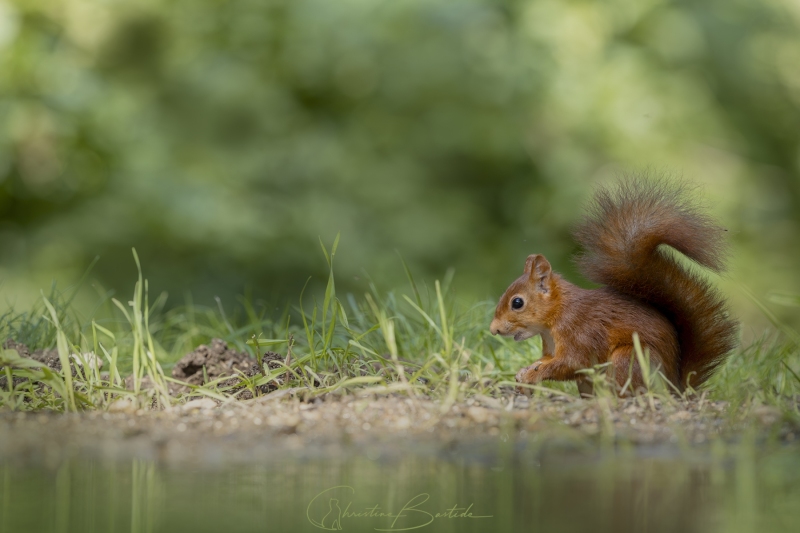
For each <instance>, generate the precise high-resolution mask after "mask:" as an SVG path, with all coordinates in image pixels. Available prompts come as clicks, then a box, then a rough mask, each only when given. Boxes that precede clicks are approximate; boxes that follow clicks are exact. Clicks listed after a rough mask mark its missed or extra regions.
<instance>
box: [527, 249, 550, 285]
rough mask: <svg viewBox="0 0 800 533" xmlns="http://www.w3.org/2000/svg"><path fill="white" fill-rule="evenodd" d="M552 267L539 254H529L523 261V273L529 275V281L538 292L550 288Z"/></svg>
mask: <svg viewBox="0 0 800 533" xmlns="http://www.w3.org/2000/svg"><path fill="white" fill-rule="evenodd" d="M552 271H553V269H552V267H550V263H549V262H548V261H547V259H545V257H544V256H543V255H541V254H534V255H529V256H528V259H527V260H526V261H525V273H526V274H528V276H529V277H530V280H531V282H532V283H533V284H534V285H535V286H536V290H538V291H539V292H548V291H549V290H550V283H549V282H550V274H551V273H552Z"/></svg>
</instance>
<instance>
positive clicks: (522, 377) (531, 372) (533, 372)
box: [514, 361, 542, 396]
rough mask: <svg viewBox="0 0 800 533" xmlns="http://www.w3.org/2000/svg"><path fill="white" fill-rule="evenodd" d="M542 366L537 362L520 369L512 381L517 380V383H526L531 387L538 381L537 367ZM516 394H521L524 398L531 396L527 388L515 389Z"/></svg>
mask: <svg viewBox="0 0 800 533" xmlns="http://www.w3.org/2000/svg"><path fill="white" fill-rule="evenodd" d="M540 366H542V363H541V361H537V362H536V363H533V364H532V365H530V366H526V367H525V368H522V369H520V371H519V372H517V375H516V377H515V378H514V379H516V380H517V383H526V384H528V385H533V384H535V383H538V382H539V381H540V380H539V379H538V377H539V367H540ZM517 392H519V393H521V394H525V395H526V396H530V395H531V389H529V388H528V387H517Z"/></svg>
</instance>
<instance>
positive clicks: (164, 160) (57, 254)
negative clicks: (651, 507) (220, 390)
mask: <svg viewBox="0 0 800 533" xmlns="http://www.w3.org/2000/svg"><path fill="white" fill-rule="evenodd" d="M646 169H650V170H653V171H658V172H661V171H664V172H667V173H671V174H673V175H676V176H682V177H684V178H686V179H688V180H689V181H692V182H696V183H698V184H699V185H700V186H701V187H702V188H703V190H704V191H705V193H706V194H705V196H706V199H707V201H708V203H709V205H711V207H712V209H713V211H714V213H715V214H716V215H717V216H719V217H720V218H721V219H722V220H723V222H724V224H725V225H726V226H727V227H728V228H730V230H731V237H732V241H733V244H734V249H733V254H732V264H731V266H732V269H731V273H730V275H729V276H728V277H727V278H725V279H723V280H721V282H720V283H721V284H722V286H723V288H724V289H725V290H726V292H727V293H728V294H730V296H731V298H732V300H733V304H734V307H735V309H736V312H737V313H738V314H740V315H741V316H742V317H743V318H744V319H745V320H746V321H747V323H748V327H750V328H758V327H761V325H763V324H764V323H765V320H764V318H763V316H762V315H761V314H760V313H759V312H758V311H757V309H756V308H755V306H754V305H752V304H751V303H750V302H749V300H748V299H747V297H746V296H745V295H744V293H743V291H742V290H741V289H740V287H741V285H742V284H744V285H746V286H747V287H749V288H750V289H751V290H752V291H753V292H754V293H755V294H756V295H758V296H759V297H761V298H764V299H765V300H767V299H768V298H769V295H770V294H771V293H773V292H779V293H788V294H794V293H798V292H800V279H799V278H800V277H799V276H798V272H800V248H799V247H798V242H799V240H800V239H799V236H800V3H798V2H797V1H796V0H772V1H770V2H754V1H752V0H706V1H704V2H696V1H688V0H687V1H657V0H607V1H604V2H597V1H567V0H559V1H555V0H335V1H333V0H228V1H216V0H214V1H212V0H170V1H168V2H164V1H163V0H161V1H156V0H137V1H129V0H0V280H2V285H0V294H1V297H0V307H8V306H16V307H20V306H25V305H27V304H28V303H29V302H30V301H32V300H33V299H34V298H36V297H37V296H38V295H39V290H40V289H43V288H44V289H45V290H46V289H47V288H48V287H49V286H50V284H51V282H52V281H53V280H57V282H58V283H59V285H60V286H68V285H70V284H72V283H75V282H76V281H77V280H78V279H79V278H80V277H81V275H82V274H83V273H84V272H85V271H86V269H87V267H88V266H89V264H90V263H91V262H92V260H93V259H94V258H95V257H96V256H99V257H100V259H99V261H98V262H97V264H96V265H95V266H94V268H93V270H92V271H91V273H90V276H91V279H93V280H95V281H96V284H95V288H92V284H87V286H86V287H85V289H82V292H81V295H80V297H79V299H78V301H79V302H82V303H84V304H86V305H89V304H90V302H91V301H92V300H93V299H94V300H96V299H97V298H98V292H97V291H98V290H99V292H101V293H102V292H103V291H104V290H107V289H109V288H111V289H115V290H117V291H118V293H121V294H128V293H129V292H130V291H131V290H132V284H133V281H134V279H135V265H134V262H133V260H132V257H131V253H130V249H131V247H136V249H137V250H138V252H139V255H140V257H141V259H142V263H143V266H144V269H145V275H146V277H148V278H149V280H150V284H151V290H156V291H161V290H166V291H168V292H169V293H170V300H169V302H171V303H172V304H180V303H182V302H183V298H184V295H185V294H187V293H191V294H192V295H193V296H192V297H193V299H194V301H195V302H204V303H208V302H210V301H212V300H213V297H214V296H220V297H221V298H222V300H223V301H224V302H226V303H228V302H231V303H232V302H235V297H236V295H239V294H243V293H245V292H249V293H250V294H252V295H254V297H256V298H261V299H265V300H267V301H280V300H281V299H287V298H290V299H291V300H292V301H296V298H297V296H298V295H299V293H300V290H301V289H302V286H303V284H304V283H305V282H306V280H307V279H308V278H309V277H312V282H311V285H310V290H311V291H312V292H313V291H314V290H318V288H319V287H321V286H322V285H323V284H324V281H325V277H326V272H327V265H326V263H325V259H324V257H323V254H322V252H321V250H320V245H319V241H320V239H322V241H323V242H325V243H326V245H328V246H330V243H331V242H332V241H333V239H334V237H335V235H336V234H337V233H338V232H341V244H340V247H339V252H338V253H337V256H336V265H335V267H336V273H337V276H338V277H337V283H338V290H339V291H340V292H343V291H350V292H353V293H355V294H359V293H362V292H364V291H365V290H367V287H368V283H370V281H372V282H373V283H375V284H376V285H378V286H380V287H381V288H383V289H390V288H393V287H397V286H401V285H402V284H403V283H404V280H405V274H404V270H403V266H402V263H401V261H400V259H399V257H400V256H402V257H403V258H404V259H405V261H406V262H407V263H408V265H409V267H410V268H411V271H412V272H413V273H414V275H415V277H416V278H417V279H418V280H420V281H424V282H427V283H431V282H432V280H434V279H437V278H442V277H443V276H444V275H445V273H446V272H447V270H448V269H449V268H453V269H454V271H455V287H456V290H457V291H458V294H460V295H461V296H462V297H464V298H465V299H470V298H472V299H478V298H480V299H483V298H495V297H496V296H497V295H498V294H499V293H500V292H502V290H503V289H504V288H505V286H506V285H507V284H508V282H509V281H510V280H511V279H513V278H514V277H516V276H517V275H518V273H519V272H521V268H522V264H523V261H524V258H525V256H526V255H527V254H529V253H532V252H540V253H544V254H546V255H547V256H548V257H549V258H550V259H551V261H552V262H553V263H554V265H555V267H556V268H557V269H559V270H562V271H565V272H566V273H567V274H568V275H570V276H571V277H573V279H576V278H575V277H574V276H573V275H574V269H573V268H572V265H571V263H570V261H569V257H570V254H572V253H573V252H574V251H575V249H574V245H573V243H572V240H571V237H570V233H569V230H570V225H571V224H572V223H573V222H574V221H575V219H576V217H578V216H579V214H580V205H581V204H582V203H583V202H585V201H586V200H587V198H588V197H589V196H590V194H591V191H592V188H593V186H594V185H595V184H597V183H601V182H606V181H609V180H613V179H614V178H615V177H616V176H618V175H619V174H620V173H624V172H629V171H638V170H646ZM398 252H399V254H398ZM98 287H101V288H102V289H98ZM769 305H772V306H774V311H775V312H776V313H777V314H778V315H779V316H780V317H783V318H784V319H785V320H793V318H792V317H793V316H794V315H796V313H795V312H791V309H789V308H786V309H784V308H782V307H780V306H777V305H775V304H772V303H770V304H769Z"/></svg>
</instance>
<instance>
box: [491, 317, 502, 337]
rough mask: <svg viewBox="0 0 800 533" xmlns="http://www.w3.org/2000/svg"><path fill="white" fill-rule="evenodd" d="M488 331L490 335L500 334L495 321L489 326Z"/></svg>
mask: <svg viewBox="0 0 800 533" xmlns="http://www.w3.org/2000/svg"><path fill="white" fill-rule="evenodd" d="M489 331H490V332H491V333H492V335H498V334H499V333H500V326H499V325H498V324H497V321H496V320H492V323H491V324H490V325H489Z"/></svg>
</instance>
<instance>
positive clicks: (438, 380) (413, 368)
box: [0, 243, 800, 421]
mask: <svg viewBox="0 0 800 533" xmlns="http://www.w3.org/2000/svg"><path fill="white" fill-rule="evenodd" d="M322 248H323V253H324V256H325V258H326V260H327V262H328V264H329V266H330V277H329V279H328V283H327V287H326V290H325V293H324V296H323V299H322V301H316V300H312V299H311V298H310V297H308V296H306V295H304V294H301V295H300V297H299V298H298V300H297V301H296V302H293V303H291V304H290V305H287V306H286V307H285V309H284V311H283V313H282V314H281V315H280V316H278V317H275V316H273V315H271V314H270V313H268V312H267V307H266V306H264V305H258V304H256V303H254V302H253V301H252V300H250V299H241V300H240V302H239V303H238V305H237V307H236V309H235V311H234V312H233V313H232V314H231V315H228V314H226V313H225V311H224V309H223V306H222V305H221V303H219V302H218V305H217V306H215V307H205V306H201V305H196V304H193V303H188V304H187V305H184V306H182V307H178V308H173V309H169V310H165V302H166V297H165V295H163V294H162V295H159V296H157V297H155V298H151V297H150V294H149V287H148V284H147V281H146V279H144V277H143V276H142V273H141V272H142V270H141V265H139V261H138V257H136V254H135V252H134V260H135V262H136V264H137V267H139V276H138V279H137V280H136V281H135V284H134V289H133V294H132V296H131V299H130V300H123V301H120V300H116V299H110V300H109V302H104V304H103V305H100V306H98V310H100V311H102V310H105V311H103V312H98V313H97V316H93V317H80V316H79V315H78V314H77V313H75V312H74V310H73V309H72V306H71V297H70V292H69V291H67V292H66V293H60V292H58V291H57V290H55V289H52V290H51V291H50V292H49V293H48V295H46V296H45V295H44V294H43V295H42V297H41V300H40V302H39V303H38V304H37V305H36V306H34V308H33V309H31V310H30V311H28V312H25V313H6V314H5V315H4V316H2V317H0V337H2V339H7V338H12V339H14V340H16V341H18V342H22V343H25V344H27V345H28V346H29V347H30V349H31V350H33V349H36V348H53V347H55V348H56V349H57V350H58V354H59V359H60V360H61V362H62V367H63V368H66V366H67V364H68V363H70V362H71V363H72V366H73V367H74V368H75V373H74V375H72V374H71V373H70V372H63V371H62V372H53V371H50V370H49V369H47V368H43V366H44V365H42V364H40V363H36V362H35V361H32V360H30V359H23V358H20V357H19V356H18V354H17V353H16V352H15V351H12V350H5V351H2V352H0V367H2V368H0V376H5V377H6V378H7V379H6V380H5V386H4V387H2V390H0V407H4V408H10V409H15V410H33V409H46V410H54V411H74V410H83V409H105V408H107V407H108V406H109V405H110V404H111V403H112V402H114V401H116V400H118V399H120V398H128V399H130V400H132V401H133V402H135V403H136V404H137V405H139V406H140V407H148V406H153V407H156V408H161V407H166V406H168V405H171V404H174V403H176V402H183V401H185V400H186V399H187V397H188V396H197V395H205V396H210V397H212V398H216V399H219V400H222V401H232V400H231V398H230V397H228V396H226V394H225V393H226V390H227V389H230V388H231V386H230V385H228V386H227V388H226V387H223V386H222V385H221V383H220V382H221V380H218V381H217V382H211V383H208V384H206V385H205V386H202V387H192V388H191V392H189V393H188V394H184V395H183V396H181V397H178V398H175V397H171V396H170V395H169V394H168V387H169V383H170V382H174V381H175V380H173V379H172V378H171V377H170V370H171V367H172V365H173V364H174V363H175V362H176V361H177V360H178V359H179V358H180V357H181V356H183V355H184V354H185V353H187V352H189V351H191V350H192V349H193V348H195V347H196V346H197V345H199V344H201V343H206V342H208V341H209V340H210V339H211V338H214V337H220V338H222V339H224V340H226V341H227V342H228V343H229V345H231V346H232V347H234V348H236V349H238V350H241V351H246V352H248V353H250V354H251V355H252V356H253V357H257V358H258V359H259V361H260V355H261V353H263V352H264V351H265V350H266V349H270V350H274V351H279V352H281V353H282V354H283V355H288V357H287V358H286V360H285V362H284V364H282V366H281V367H280V368H274V369H270V370H269V371H264V373H263V374H262V375H257V376H254V377H252V378H243V384H244V385H245V386H246V387H247V388H249V389H250V390H252V391H254V392H255V393H257V392H258V389H257V387H258V386H260V385H264V384H266V383H270V382H272V383H273V384H275V385H277V386H278V387H279V388H281V389H286V388H293V389H295V391H297V392H300V393H301V394H303V395H305V396H315V395H324V394H326V393H330V392H333V391H340V392H341V391H353V390H356V389H358V390H361V391H367V392H369V393H375V394H389V393H399V394H407V395H412V396H424V397H428V398H433V399H435V400H437V401H439V402H441V404H442V409H443V410H446V409H447V408H448V407H449V406H450V405H451V404H452V403H454V402H457V401H462V400H464V399H466V398H467V397H470V396H472V395H476V394H480V395H485V396H497V395H500V394H508V393H509V392H510V391H511V390H512V388H513V386H514V385H515V383H514V375H515V373H516V372H517V370H519V368H521V367H522V366H526V365H528V364H530V362H531V361H532V360H534V359H536V358H538V357H539V356H540V354H541V349H540V343H539V340H538V339H536V340H534V341H531V342H526V343H515V342H514V341H513V340H510V339H506V338H498V337H493V336H491V335H490V334H489V332H488V323H489V321H490V318H491V314H492V311H493V308H494V305H495V303H494V302H490V301H484V302H477V303H474V302H464V301H463V300H460V299H459V298H458V297H457V295H455V294H454V293H453V291H452V289H451V283H450V280H451V277H448V278H447V279H445V280H443V281H441V282H440V281H435V283H434V284H433V287H429V286H427V285H424V286H423V285H419V284H417V283H416V282H415V280H414V278H413V276H412V274H411V272H410V271H408V269H406V272H407V274H408V281H409V283H408V286H407V288H406V289H405V290H398V291H393V292H388V293H384V292H381V291H379V290H378V289H377V288H376V287H375V286H374V285H373V286H371V290H370V291H369V292H368V293H367V294H365V295H352V294H347V295H339V294H338V293H337V292H336V284H335V277H334V258H335V254H336V243H334V245H333V247H332V249H331V250H330V251H328V250H327V249H326V248H325V246H324V245H323V246H322ZM270 308H271V309H274V307H273V306H270ZM109 309H110V310H109ZM765 309H766V308H765ZM776 326H777V329H778V331H777V332H776V333H773V334H771V335H766V336H765V337H764V338H762V339H761V340H759V341H758V342H755V343H753V344H752V345H750V346H747V347H744V348H742V349H739V350H737V351H736V352H735V353H734V354H733V355H732V356H731V357H730V358H729V360H728V361H727V362H726V364H725V365H724V366H723V367H722V368H721V369H720V371H719V372H718V373H717V374H716V375H715V376H714V377H713V378H712V379H711V380H710V382H709V383H708V384H707V386H706V387H705V388H704V389H703V390H702V391H698V392H701V393H702V394H704V395H705V397H707V398H713V399H718V400H725V401H728V402H730V404H731V406H732V411H736V412H738V413H741V412H747V411H748V410H750V409H752V408H753V407H754V406H758V405H770V406H775V407H777V408H779V409H781V411H782V412H783V413H784V414H785V415H786V416H787V417H789V418H791V419H793V420H796V421H800V413H799V412H798V402H797V398H799V397H800V377H798V376H799V375H800V350H798V345H797V342H796V339H797V334H796V333H795V332H793V331H791V330H789V329H788V328H786V327H785V326H782V325H781V324H779V323H777V322H776ZM93 354H94V355H93ZM643 355H644V354H641V353H640V354H639V357H641V362H642V363H644V362H645V359H646V358H644V357H643ZM94 356H97V357H100V358H101V359H102V360H103V362H104V365H103V367H102V369H101V370H98V369H97V368H96V365H95V366H92V365H90V364H89V362H90V359H92V358H93V357H94ZM642 366H643V367H644V368H645V370H647V369H646V365H644V364H643V365H642ZM262 368H263V367H262ZM588 373H589V374H590V375H593V376H602V374H603V368H596V369H592V370H589V371H588ZM646 373H647V374H648V376H647V381H648V383H649V390H648V392H647V394H645V395H644V396H643V401H648V400H649V401H652V399H653V398H655V397H659V398H660V399H661V401H666V402H670V401H672V402H675V401H680V400H681V398H679V397H677V396H676V395H675V394H672V393H670V390H669V387H668V386H667V385H665V383H664V381H663V380H662V379H661V378H660V376H659V375H658V374H653V373H650V372H646ZM126 376H131V378H129V383H128V386H127V387H126V385H125V383H124V380H123V378H125V377H126ZM286 376H288V379H285V377H286ZM12 378H24V379H17V380H14V379H12ZM595 388H596V396H597V397H598V398H600V399H603V401H604V402H606V403H607V402H613V401H615V396H614V395H613V394H612V393H611V391H610V390H609V388H608V387H607V386H604V385H603V380H602V379H597V380H596V387H595ZM532 393H533V394H534V396H535V397H538V396H543V395H547V394H552V393H557V394H566V395H570V396H577V394H578V392H577V387H576V386H575V384H574V383H546V384H544V385H543V386H536V387H532ZM587 401H593V400H587Z"/></svg>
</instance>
